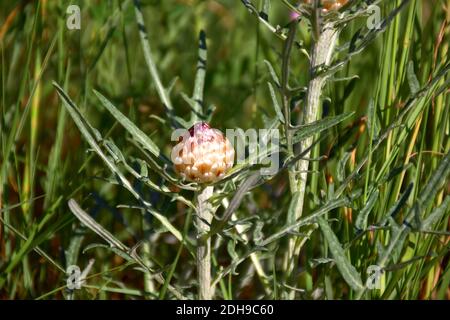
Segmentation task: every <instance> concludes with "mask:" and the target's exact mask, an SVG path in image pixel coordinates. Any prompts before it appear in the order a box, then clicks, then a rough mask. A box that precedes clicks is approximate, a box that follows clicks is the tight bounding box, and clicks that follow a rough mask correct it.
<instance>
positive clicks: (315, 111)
mask: <svg viewBox="0 0 450 320" xmlns="http://www.w3.org/2000/svg"><path fill="white" fill-rule="evenodd" d="M338 35H339V32H338V30H337V29H336V27H335V26H334V24H332V23H326V24H325V25H324V26H323V28H322V29H321V30H319V32H318V36H317V40H316V41H315V42H314V43H313V46H312V48H311V63H310V75H311V80H310V82H309V86H308V93H307V97H306V106H305V109H304V112H303V114H301V117H302V118H301V119H300V121H299V122H300V123H301V124H308V123H311V122H314V121H316V120H318V119H317V118H318V115H319V109H320V97H321V95H322V89H323V87H324V85H325V83H326V80H327V77H328V75H326V74H324V73H321V69H322V68H323V67H326V66H328V65H329V64H330V62H331V58H332V55H333V52H334V48H335V46H336V42H337V39H338ZM312 142H313V137H310V138H307V139H305V140H303V141H302V142H301V143H300V152H302V151H303V150H306V149H308V148H309V147H310V146H311V144H312ZM309 157H310V152H308V153H307V154H305V156H304V157H303V159H301V160H299V162H298V163H297V166H296V171H297V179H296V183H297V187H296V189H294V190H291V191H293V192H299V193H300V195H299V197H298V198H297V203H296V204H295V218H296V220H298V219H300V218H301V216H302V214H303V205H304V199H305V192H306V182H307V178H308V167H309V160H308V158H309ZM303 243H304V242H303V241H299V239H297V238H292V239H291V240H290V242H289V251H288V259H287V260H286V262H287V266H286V269H287V274H292V271H293V270H294V265H295V261H297V260H298V255H299V253H300V248H301V244H303Z"/></svg>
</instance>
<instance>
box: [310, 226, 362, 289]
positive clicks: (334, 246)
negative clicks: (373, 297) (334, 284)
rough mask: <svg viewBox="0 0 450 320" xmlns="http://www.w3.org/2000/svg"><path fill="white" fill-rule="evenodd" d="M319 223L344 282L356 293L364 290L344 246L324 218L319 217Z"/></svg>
mask: <svg viewBox="0 0 450 320" xmlns="http://www.w3.org/2000/svg"><path fill="white" fill-rule="evenodd" d="M317 222H318V223H319V226H320V229H321V230H322V233H323V235H324V237H325V240H326V241H327V243H328V247H329V248H330V251H331V254H332V256H333V258H334V261H335V262H336V266H337V268H338V269H339V272H340V273H341V275H342V277H343V278H344V280H345V281H346V282H347V284H348V285H349V286H350V287H351V288H352V289H353V290H355V291H360V290H362V289H364V286H363V283H362V280H361V276H360V274H359V273H358V271H356V269H355V267H354V266H353V265H352V264H351V263H350V261H349V260H348V259H347V257H346V254H345V251H344V249H343V248H342V245H341V244H340V243H339V240H338V238H337V237H336V235H335V234H334V233H333V231H332V230H331V228H330V226H329V225H328V222H327V221H326V220H325V219H324V218H323V217H319V218H318V219H317Z"/></svg>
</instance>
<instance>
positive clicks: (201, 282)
mask: <svg viewBox="0 0 450 320" xmlns="http://www.w3.org/2000/svg"><path fill="white" fill-rule="evenodd" d="M213 191H214V187H213V186H208V187H205V188H204V189H203V190H202V192H201V193H200V194H199V195H198V197H197V201H198V204H197V218H196V222H197V240H198V243H197V279H198V298H199V299H200V300H211V299H212V298H213V292H214V288H212V287H211V239H210V238H209V237H208V239H207V240H201V237H202V235H204V234H206V233H208V232H209V229H210V224H211V221H212V218H213V208H212V205H211V204H210V203H208V199H209V198H210V197H211V196H212V194H213Z"/></svg>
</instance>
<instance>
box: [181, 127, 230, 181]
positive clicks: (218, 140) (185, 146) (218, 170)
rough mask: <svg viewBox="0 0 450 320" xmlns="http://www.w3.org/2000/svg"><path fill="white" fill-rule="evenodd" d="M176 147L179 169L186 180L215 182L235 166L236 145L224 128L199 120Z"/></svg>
mask: <svg viewBox="0 0 450 320" xmlns="http://www.w3.org/2000/svg"><path fill="white" fill-rule="evenodd" d="M178 141H179V142H178V144H177V145H176V146H175V147H174V148H173V150H172V161H173V164H174V169H175V171H176V172H177V173H178V174H179V175H180V176H181V177H182V178H183V179H185V180H189V181H194V182H198V183H211V182H215V181H217V180H220V179H221V178H222V177H223V176H224V175H225V173H226V172H227V171H228V170H230V169H231V168H232V167H233V164H234V148H233V146H232V145H231V143H230V141H229V140H228V139H227V138H226V137H225V136H224V135H223V133H222V132H220V130H217V129H214V128H211V127H210V126H209V125H208V124H207V123H206V122H199V123H196V124H195V125H193V126H192V127H191V128H190V129H189V130H187V131H186V132H185V133H184V134H183V135H182V136H180V138H179V140H178Z"/></svg>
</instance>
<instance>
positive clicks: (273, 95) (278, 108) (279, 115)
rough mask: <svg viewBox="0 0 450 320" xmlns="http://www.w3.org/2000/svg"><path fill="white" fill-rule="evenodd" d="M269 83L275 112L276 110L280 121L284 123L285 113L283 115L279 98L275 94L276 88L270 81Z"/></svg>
mask: <svg viewBox="0 0 450 320" xmlns="http://www.w3.org/2000/svg"><path fill="white" fill-rule="evenodd" d="M267 85H268V86H269V91H270V96H271V97H272V102H273V108H274V109H275V112H276V114H277V116H278V119H279V120H280V122H281V123H283V124H284V122H285V120H284V115H283V112H282V111H281V107H280V104H279V103H278V99H277V95H276V94H275V90H274V89H273V86H272V84H271V83H270V82H267Z"/></svg>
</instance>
